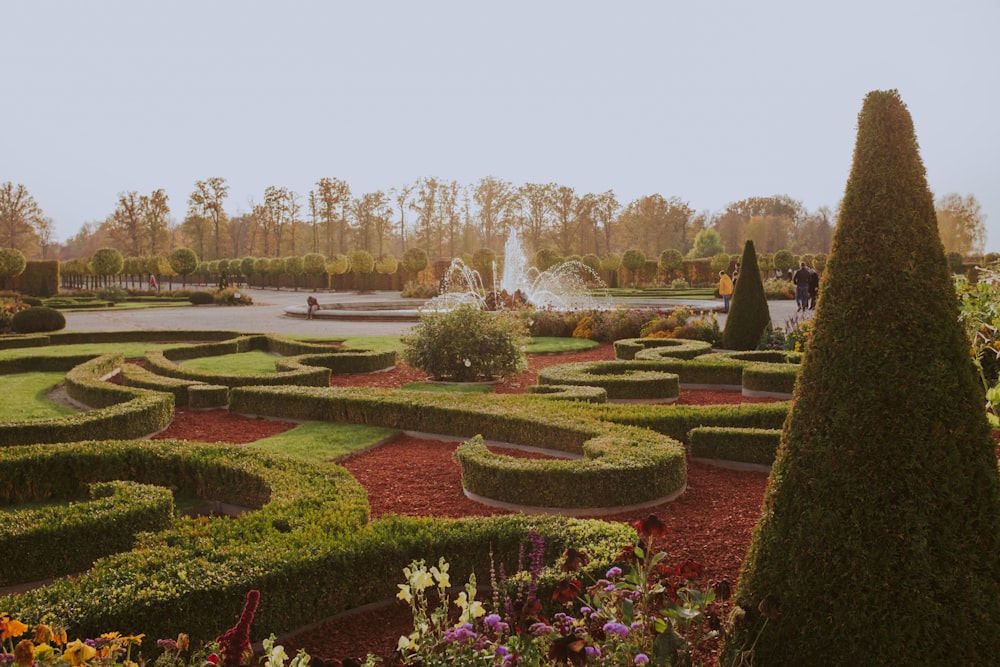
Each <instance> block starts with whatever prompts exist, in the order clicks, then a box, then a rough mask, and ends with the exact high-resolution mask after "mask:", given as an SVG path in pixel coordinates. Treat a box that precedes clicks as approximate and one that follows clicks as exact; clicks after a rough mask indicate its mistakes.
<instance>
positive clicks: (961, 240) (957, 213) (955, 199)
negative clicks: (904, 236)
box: [934, 192, 986, 255]
mask: <svg viewBox="0 0 1000 667" xmlns="http://www.w3.org/2000/svg"><path fill="white" fill-rule="evenodd" d="M934 209H935V211H936V213H937V222H938V233H939V234H940V235H941V243H943V244H944V249H945V252H957V253H958V254H960V255H974V254H975V255H981V254H983V245H984V244H985V243H986V227H985V220H986V216H985V215H984V214H983V211H982V208H980V206H979V202H978V201H977V200H976V198H975V197H974V196H972V195H966V196H964V197H963V196H961V195H959V194H956V193H954V192H952V193H950V194H946V195H942V196H940V197H938V198H937V201H935V202H934Z"/></svg>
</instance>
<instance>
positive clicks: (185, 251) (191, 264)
mask: <svg viewBox="0 0 1000 667" xmlns="http://www.w3.org/2000/svg"><path fill="white" fill-rule="evenodd" d="M167 261H169V262H170V268H171V269H173V270H174V272H175V273H176V274H177V275H179V276H181V277H183V278H185V279H186V278H187V276H189V275H191V274H192V273H194V272H195V269H197V268H198V255H197V254H195V252H194V250H191V248H177V250H174V251H173V252H172V253H170V257H169V258H168V259H167Z"/></svg>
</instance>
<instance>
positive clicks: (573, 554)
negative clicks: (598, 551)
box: [562, 547, 590, 572]
mask: <svg viewBox="0 0 1000 667" xmlns="http://www.w3.org/2000/svg"><path fill="white" fill-rule="evenodd" d="M563 558H564V559H565V560H564V561H563V564H562V571H563V572H576V571H577V570H579V569H580V568H582V567H583V566H585V565H586V564H587V563H589V562H590V556H588V555H587V554H586V552H583V551H577V550H576V549H574V548H572V547H570V548H569V549H567V550H566V551H565V552H564V553H563Z"/></svg>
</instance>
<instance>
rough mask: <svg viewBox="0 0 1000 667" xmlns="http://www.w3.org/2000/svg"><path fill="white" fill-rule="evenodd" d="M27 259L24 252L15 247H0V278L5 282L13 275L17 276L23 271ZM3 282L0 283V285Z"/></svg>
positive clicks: (0, 285) (1, 285)
mask: <svg viewBox="0 0 1000 667" xmlns="http://www.w3.org/2000/svg"><path fill="white" fill-rule="evenodd" d="M25 266H27V261H26V260H25V258H24V253H23V252H21V251H20V250H18V249H17V248H0V278H2V279H4V281H5V282H6V281H7V280H9V279H10V278H13V277H14V276H19V275H21V273H23V272H24V267H25ZM3 286H5V284H0V287H3Z"/></svg>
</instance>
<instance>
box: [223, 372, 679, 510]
mask: <svg viewBox="0 0 1000 667" xmlns="http://www.w3.org/2000/svg"><path fill="white" fill-rule="evenodd" d="M600 407H601V406H595V408H600ZM230 410H232V411H234V412H240V413H247V414H255V415H266V416H271V417H281V418H286V419H301V420H312V421H323V420H325V421H338V422H344V423H351V424H369V425H375V426H386V427H389V428H397V429H402V430H409V431H420V432H426V433H437V434H443V435H453V436H458V437H465V438H472V437H474V436H476V435H482V436H483V437H484V438H485V439H487V440H496V441H500V442H509V443H512V444H519V445H528V446H533V447H542V448H545V449H552V450H556V451H562V452H568V453H571V454H577V455H582V456H583V457H584V458H583V459H581V460H574V461H566V460H537V459H521V458H514V457H507V456H500V455H494V454H489V453H488V452H485V451H481V449H482V450H485V448H484V447H483V448H480V447H478V446H477V445H475V444H470V445H463V446H462V447H460V448H459V450H458V452H457V454H456V456H457V457H458V458H459V461H460V463H461V464H462V475H463V485H464V486H465V488H466V490H467V491H469V492H471V493H474V494H476V495H479V496H482V497H484V498H489V499H493V500H495V501H500V502H510V503H516V504H520V505H527V506H532V507H558V508H561V509H563V510H565V511H566V512H570V511H579V512H580V513H583V512H586V511H588V510H590V509H593V508H605V507H619V506H631V505H636V504H641V503H645V502H649V501H651V500H657V499H660V498H663V497H666V496H670V495H672V494H675V493H677V492H678V491H680V490H682V489H683V488H684V485H685V484H686V480H687V472H686V468H685V463H684V449H683V447H681V446H680V444H679V443H678V442H676V441H674V440H672V439H670V438H664V437H662V436H661V435H658V434H656V433H652V432H650V431H645V430H642V429H630V428H625V427H622V426H615V425H613V424H609V423H606V422H602V421H600V420H599V419H594V417H593V416H592V413H591V412H590V411H589V410H590V408H588V407H587V406H586V405H584V404H581V403H574V402H570V401H548V400H546V399H544V398H540V397H536V396H527V395H521V396H518V395H491V394H486V395H476V396H466V397H463V400H462V402H461V403H459V404H457V403H456V402H455V400H454V397H452V396H448V395H444V394H431V393H422V392H392V391H379V390H374V389H367V390H356V389H314V388H305V387H239V388H236V389H234V390H233V391H232V394H231V396H230ZM685 433H686V431H685ZM467 468H468V471H469V473H468V474H467V472H466V471H467ZM473 468H474V469H475V472H474V473H473V472H472V470H473Z"/></svg>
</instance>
